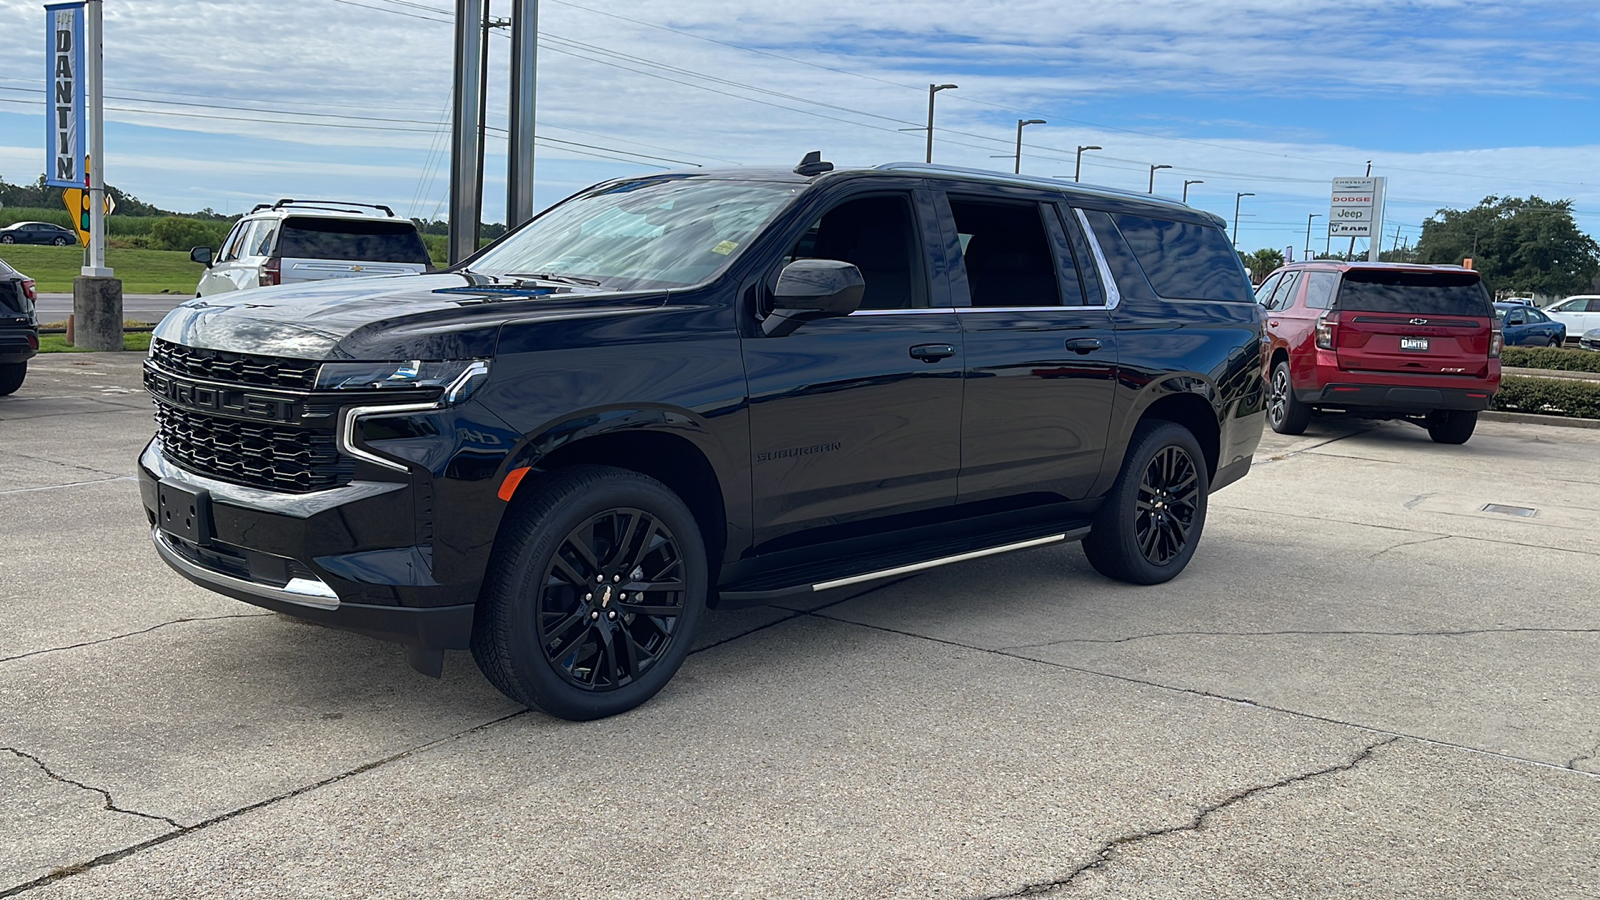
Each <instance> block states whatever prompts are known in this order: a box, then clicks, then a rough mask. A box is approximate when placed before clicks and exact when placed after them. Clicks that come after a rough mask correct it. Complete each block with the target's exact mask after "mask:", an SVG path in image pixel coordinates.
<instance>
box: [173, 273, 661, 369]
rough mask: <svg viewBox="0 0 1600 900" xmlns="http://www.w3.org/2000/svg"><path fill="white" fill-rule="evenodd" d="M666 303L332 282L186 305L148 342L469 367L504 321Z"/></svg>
mask: <svg viewBox="0 0 1600 900" xmlns="http://www.w3.org/2000/svg"><path fill="white" fill-rule="evenodd" d="M665 301H666V296H665V295H664V294H663V293H661V292H648V293H640V292H632V293H617V292H606V291H597V290H593V289H588V288H583V287H577V288H570V289H569V288H566V287H565V286H563V287H562V288H561V289H560V290H559V292H556V291H552V290H551V289H548V288H537V289H528V290H522V289H515V288H506V287H501V286H494V285H475V284H474V283H473V282H472V280H470V279H468V278H467V277H465V276H463V275H459V274H456V273H441V274H434V275H392V276H384V277H377V278H354V279H332V280H328V281H315V282H309V283H306V284H296V285H284V286H281V287H269V288H258V289H252V290H245V291H230V292H228V293H224V294H218V295H213V296H210V297H203V298H198V299H195V300H190V301H189V302H187V303H184V304H183V305H181V306H179V307H178V308H177V309H174V310H173V311H172V312H170V313H168V314H167V316H166V318H164V319H162V320H161V324H159V325H157V326H156V328H155V331H154V333H153V336H154V337H156V338H159V339H162V340H166V341H171V342H173V343H177V344H183V345H185V346H189V347H203V348H207V349H211V350H224V351H228V352H232V353H252V354H257V355H261V356H284V357H291V358H295V359H356V360H386V359H471V358H477V357H487V356H492V355H493V354H494V345H495V340H496V336H497V335H498V333H499V330H500V326H501V325H503V324H505V323H506V322H509V321H514V320H515V321H528V320H539V319H570V318H575V317H578V318H588V317H591V316H605V315H615V314H618V313H625V312H638V311H639V310H641V309H648V308H650V307H658V306H661V305H663V304H664V303H665Z"/></svg>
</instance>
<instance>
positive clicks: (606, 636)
mask: <svg viewBox="0 0 1600 900" xmlns="http://www.w3.org/2000/svg"><path fill="white" fill-rule="evenodd" d="M686 589H687V585H686V583H685V581H684V560H683V551H682V549H681V548H680V547H679V545H678V539H677V538H676V537H674V536H673V534H672V531H671V529H670V528H668V527H667V526H666V525H665V524H663V523H662V522H661V521H659V520H657V519H656V518H655V517H654V516H651V515H650V514H649V513H647V512H645V511H644V510H641V509H627V508H624V509H608V510H606V511H605V512H603V513H601V514H599V515H597V516H593V517H591V518H590V519H589V520H588V521H586V522H584V523H583V524H582V525H579V526H578V527H577V528H574V529H573V530H572V531H570V532H568V533H567V536H566V537H565V538H563V539H562V541H561V544H560V546H559V547H558V548H557V549H556V552H555V554H554V555H553V556H551V557H550V564H549V565H548V566H546V567H545V573H544V582H543V584H542V586H541V587H539V588H538V590H539V598H538V600H537V601H536V602H535V604H534V615H535V617H536V618H537V623H536V627H537V630H538V635H539V646H540V649H542V650H543V651H544V658H545V661H546V662H548V663H549V664H550V667H551V668H552V669H554V670H555V671H556V674H558V675H560V676H561V678H562V680H564V681H566V682H567V683H568V684H570V685H572V686H574V687H576V688H578V689H580V690H585V691H612V690H616V689H617V688H620V687H625V686H627V685H629V684H632V683H633V682H634V681H635V680H637V679H638V678H640V677H642V676H643V675H645V674H647V673H648V672H649V671H650V668H651V667H652V666H654V665H655V664H656V663H657V662H659V661H660V660H661V658H662V657H663V656H664V655H665V654H667V653H668V652H669V651H670V650H671V649H672V644H673V641H674V639H675V638H676V636H677V629H678V620H679V619H680V618H681V617H682V615H683V601H684V594H685V591H686Z"/></svg>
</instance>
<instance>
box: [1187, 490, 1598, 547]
mask: <svg viewBox="0 0 1600 900" xmlns="http://www.w3.org/2000/svg"><path fill="white" fill-rule="evenodd" d="M1211 508H1212V509H1231V510H1237V511H1239V512H1252V513H1258V514H1260V515H1264V516H1285V517H1287V518H1291V519H1310V520H1312V521H1313V522H1333V523H1335V524H1338V525H1354V526H1356V527H1358V528H1378V529H1382V530H1384V531H1404V532H1406V533H1407V534H1438V532H1435V531H1423V530H1421V529H1419V528H1405V527H1402V526H1400V525H1380V524H1378V523H1376V522H1352V521H1350V520H1349V519H1336V518H1333V517H1332V516H1312V515H1307V514H1305V513H1292V512H1286V511H1284V510H1281V509H1257V508H1256V507H1253V506H1236V505H1233V504H1226V503H1213V504H1211ZM1440 514H1441V515H1450V516H1455V517H1457V518H1462V519H1471V520H1473V521H1475V522H1488V521H1496V520H1494V519H1489V518H1486V517H1485V516H1479V515H1468V514H1466V513H1440ZM1490 515H1492V514H1490ZM1503 518H1506V519H1507V520H1508V521H1509V517H1503ZM1518 521H1525V520H1518ZM1540 527H1548V528H1556V529H1559V530H1562V531H1577V532H1581V533H1587V530H1586V529H1584V528H1578V527H1571V526H1566V525H1544V526H1540ZM1444 537H1450V538H1455V539H1457V540H1462V541H1482V542H1483V543H1486V544H1504V545H1505V546H1507V547H1527V548H1529V549H1532V550H1541V551H1544V552H1547V553H1548V552H1555V553H1577V554H1579V555H1581V556H1600V551H1595V550H1573V549H1571V548H1568V547H1551V546H1549V545H1547V544H1528V543H1524V542H1522V541H1508V540H1504V539H1502V538H1489V537H1482V536H1479V535H1475V534H1447V535H1444ZM1418 543H1420V542H1418Z"/></svg>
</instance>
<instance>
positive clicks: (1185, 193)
mask: <svg viewBox="0 0 1600 900" xmlns="http://www.w3.org/2000/svg"><path fill="white" fill-rule="evenodd" d="M1191 184H1205V181H1203V180H1201V179H1199V178H1196V179H1195V180H1193V181H1185V182H1184V183H1183V202H1184V203H1188V202H1189V185H1191Z"/></svg>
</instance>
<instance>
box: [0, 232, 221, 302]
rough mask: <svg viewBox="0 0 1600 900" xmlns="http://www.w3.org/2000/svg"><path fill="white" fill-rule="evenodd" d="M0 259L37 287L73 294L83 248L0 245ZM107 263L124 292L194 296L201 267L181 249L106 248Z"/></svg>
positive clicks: (81, 262)
mask: <svg viewBox="0 0 1600 900" xmlns="http://www.w3.org/2000/svg"><path fill="white" fill-rule="evenodd" d="M0 259H3V260H5V261H6V262H8V263H10V264H11V267H12V268H13V269H16V270H17V271H19V272H21V273H22V274H24V275H26V276H28V277H29V278H32V279H33V280H34V281H36V282H38V284H39V290H41V291H46V292H49V293H58V294H70V293H72V279H73V278H76V277H77V275H78V270H79V269H81V268H82V267H83V248H82V247H76V246H66V247H38V246H32V245H27V246H24V245H21V244H0ZM106 265H108V266H110V267H111V269H112V271H113V273H115V275H116V277H118V278H120V279H122V292H123V293H124V294H163V293H166V294H182V295H184V296H185V297H192V296H194V286H195V285H196V284H198V283H199V282H200V273H201V272H202V271H204V270H203V269H201V268H200V266H198V265H196V264H195V263H193V262H190V261H189V254H187V253H185V252H183V251H181V250H118V249H116V248H115V247H113V248H111V249H108V250H106Z"/></svg>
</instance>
